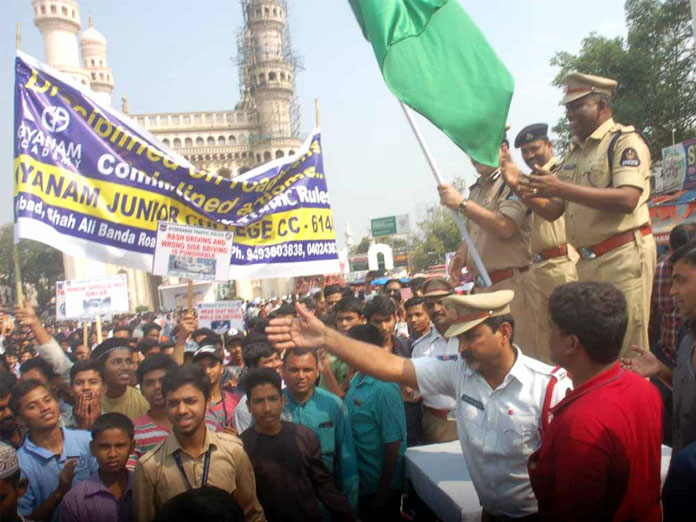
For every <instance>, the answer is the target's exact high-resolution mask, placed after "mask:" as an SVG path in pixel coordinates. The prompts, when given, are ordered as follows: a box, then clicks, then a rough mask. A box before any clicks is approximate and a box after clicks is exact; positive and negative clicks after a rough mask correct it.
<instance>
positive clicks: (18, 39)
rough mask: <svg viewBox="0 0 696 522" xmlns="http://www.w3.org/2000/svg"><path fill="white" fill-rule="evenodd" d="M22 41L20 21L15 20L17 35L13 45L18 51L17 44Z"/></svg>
mask: <svg viewBox="0 0 696 522" xmlns="http://www.w3.org/2000/svg"><path fill="white" fill-rule="evenodd" d="M21 43H22V23H21V22H17V37H16V40H15V46H16V48H17V50H18V51H19V46H20V44H21Z"/></svg>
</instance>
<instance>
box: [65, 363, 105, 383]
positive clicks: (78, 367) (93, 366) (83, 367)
mask: <svg viewBox="0 0 696 522" xmlns="http://www.w3.org/2000/svg"><path fill="white" fill-rule="evenodd" d="M90 370H94V371H95V372H97V373H98V374H99V378H100V379H101V380H102V382H104V368H103V367H102V365H101V364H99V361H95V360H94V359H85V360H83V361H75V364H73V365H72V366H71V367H70V384H71V385H72V384H73V383H74V382H75V376H76V375H77V374H78V373H80V372H86V371H90Z"/></svg>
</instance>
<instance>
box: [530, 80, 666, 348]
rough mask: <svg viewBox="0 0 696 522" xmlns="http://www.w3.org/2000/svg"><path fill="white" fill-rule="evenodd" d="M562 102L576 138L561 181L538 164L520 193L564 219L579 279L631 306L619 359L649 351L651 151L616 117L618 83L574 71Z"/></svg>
mask: <svg viewBox="0 0 696 522" xmlns="http://www.w3.org/2000/svg"><path fill="white" fill-rule="evenodd" d="M564 83H565V87H566V92H565V96H564V98H563V100H562V101H561V103H562V104H564V105H565V107H566V115H567V118H568V120H569V122H570V125H571V130H572V132H573V134H574V138H573V142H572V143H571V146H570V150H569V152H568V154H567V156H566V157H565V159H564V160H563V164H562V165H561V168H560V170H559V171H558V176H554V175H553V173H552V172H551V171H550V170H548V169H545V168H543V167H542V166H541V165H535V168H534V171H533V172H532V174H531V175H530V176H528V177H522V178H520V190H521V191H522V192H523V193H524V194H525V195H526V196H527V197H530V198H531V199H529V200H528V201H527V202H528V204H529V206H530V207H532V208H533V209H534V210H535V212H537V213H539V214H540V215H541V216H542V217H544V218H546V219H548V220H550V221H554V220H556V219H558V218H559V217H561V216H562V215H564V214H565V218H566V234H567V237H568V241H569V242H570V243H571V244H573V246H575V247H576V248H577V249H578V252H579V253H580V259H579V260H578V263H577V271H578V278H579V279H580V281H607V282H610V283H613V284H615V285H616V286H617V287H618V288H620V289H621V290H622V291H623V292H624V294H625V296H626V300H627V302H628V306H629V324H628V328H627V331H626V337H625V338H624V343H623V346H622V355H631V354H632V352H629V351H628V350H627V348H628V346H629V345H630V344H637V345H640V346H648V344H649V343H648V316H649V311H650V294H651V292H652V281H653V276H654V273H655V264H656V246H655V239H654V238H653V236H652V231H651V228H650V215H649V213H648V205H647V202H648V198H649V196H650V150H649V149H648V146H647V144H646V143H645V140H644V139H643V138H642V136H641V135H640V134H639V133H638V132H636V130H635V129H634V128H633V127H627V126H624V125H621V124H619V123H616V122H615V121H614V119H613V117H612V110H611V94H612V91H613V90H614V89H615V88H616V86H617V85H618V84H617V82H616V81H615V80H611V79H609V78H602V77H599V76H591V75H587V74H581V73H577V72H575V73H571V74H569V75H568V76H566V78H565V80H564Z"/></svg>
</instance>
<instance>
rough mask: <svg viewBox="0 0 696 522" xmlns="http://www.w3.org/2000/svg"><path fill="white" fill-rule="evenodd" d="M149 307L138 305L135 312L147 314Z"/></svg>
mask: <svg viewBox="0 0 696 522" xmlns="http://www.w3.org/2000/svg"><path fill="white" fill-rule="evenodd" d="M149 311H150V307H149V306H147V305H138V306H136V307H135V312H136V313H140V312H149Z"/></svg>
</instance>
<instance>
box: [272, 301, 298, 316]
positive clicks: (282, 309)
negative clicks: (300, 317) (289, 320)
mask: <svg viewBox="0 0 696 522" xmlns="http://www.w3.org/2000/svg"><path fill="white" fill-rule="evenodd" d="M274 312H275V314H276V316H278V315H295V305H293V304H291V303H283V304H282V305H280V306H279V307H278V309H277V310H275V311H274Z"/></svg>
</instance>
